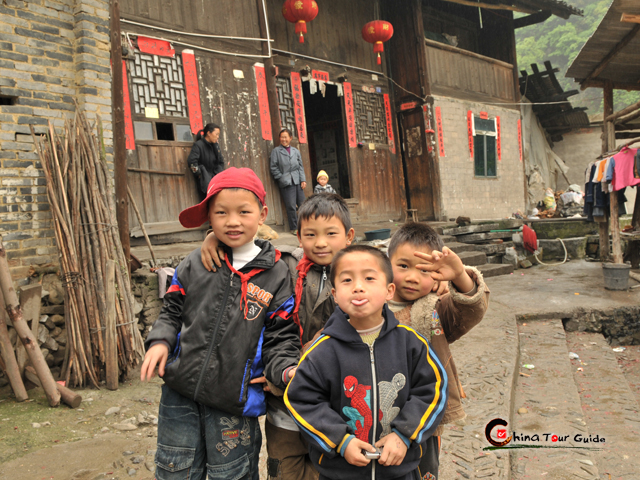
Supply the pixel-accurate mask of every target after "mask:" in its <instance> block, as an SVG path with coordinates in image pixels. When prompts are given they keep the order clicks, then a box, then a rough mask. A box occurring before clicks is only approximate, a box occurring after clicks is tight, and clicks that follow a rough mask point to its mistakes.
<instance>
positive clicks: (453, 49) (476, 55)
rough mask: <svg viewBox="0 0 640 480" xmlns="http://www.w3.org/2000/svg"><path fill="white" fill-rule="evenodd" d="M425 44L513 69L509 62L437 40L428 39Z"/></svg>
mask: <svg viewBox="0 0 640 480" xmlns="http://www.w3.org/2000/svg"><path fill="white" fill-rule="evenodd" d="M424 43H425V44H426V45H427V47H433V48H439V49H440V50H446V51H448V52H453V53H458V54H460V55H464V56H466V57H471V58H477V59H478V60H482V61H484V62H487V63H492V64H493V65H498V66H500V67H504V68H508V69H509V70H511V69H512V68H513V65H511V64H510V63H507V62H503V61H502V60H497V59H495V58H491V57H485V56H484V55H480V54H479V53H474V52H470V51H469V50H464V49H462V48H458V47H454V46H452V45H447V44H445V43H440V42H436V41H435V40H429V39H428V38H425V39H424Z"/></svg>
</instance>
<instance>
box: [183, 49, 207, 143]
mask: <svg viewBox="0 0 640 480" xmlns="http://www.w3.org/2000/svg"><path fill="white" fill-rule="evenodd" d="M182 68H183V69H184V84H185V87H186V88H187V105H188V106H189V123H190V124H191V132H192V133H194V134H196V133H198V132H199V131H200V130H201V129H202V127H203V124H202V106H201V105H200V87H199V85H198V70H197V69H196V57H195V55H194V54H193V50H184V51H183V52H182Z"/></svg>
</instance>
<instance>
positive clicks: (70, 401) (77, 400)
mask: <svg viewBox="0 0 640 480" xmlns="http://www.w3.org/2000/svg"><path fill="white" fill-rule="evenodd" d="M24 375H25V377H26V378H27V380H29V381H30V382H31V383H33V384H35V385H37V386H39V387H41V386H42V383H41V382H40V379H39V378H38V375H36V371H35V370H34V369H33V367H31V366H28V367H27V368H26V369H25V371H24ZM56 388H57V389H58V391H59V392H60V399H61V400H62V401H63V402H64V403H66V404H67V405H69V406H70V407H71V408H78V407H79V406H80V404H81V403H82V396H81V395H80V394H78V393H76V392H74V391H73V390H70V389H68V388H67V387H65V386H63V385H60V384H59V383H56Z"/></svg>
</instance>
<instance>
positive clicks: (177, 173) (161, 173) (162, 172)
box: [127, 167, 184, 176]
mask: <svg viewBox="0 0 640 480" xmlns="http://www.w3.org/2000/svg"><path fill="white" fill-rule="evenodd" d="M127 171H129V172H140V173H155V174H158V175H183V176H184V172H168V171H166V170H147V169H146V168H133V167H128V168H127Z"/></svg>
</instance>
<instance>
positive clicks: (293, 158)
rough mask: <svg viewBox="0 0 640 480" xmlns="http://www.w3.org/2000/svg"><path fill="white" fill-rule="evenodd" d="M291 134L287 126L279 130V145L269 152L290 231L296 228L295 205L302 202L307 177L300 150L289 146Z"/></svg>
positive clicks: (294, 231) (294, 230) (292, 231)
mask: <svg viewBox="0 0 640 480" xmlns="http://www.w3.org/2000/svg"><path fill="white" fill-rule="evenodd" d="M292 137H293V134H292V133H291V130H289V129H288V128H283V129H282V130H281V131H280V145H279V146H277V147H276V148H274V149H273V151H272V152H271V175H273V178H274V179H275V180H276V181H277V182H278V187H280V193H281V194H282V198H283V200H284V204H285V206H286V207H287V219H288V221H289V229H290V230H291V233H293V234H296V233H297V230H298V218H297V214H296V211H297V207H299V206H300V205H301V204H302V202H304V192H303V191H302V190H304V189H305V188H306V187H307V181H306V180H307V179H306V177H305V176H304V167H303V166H302V156H301V155H300V150H298V149H297V148H295V147H292V146H291V138H292Z"/></svg>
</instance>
